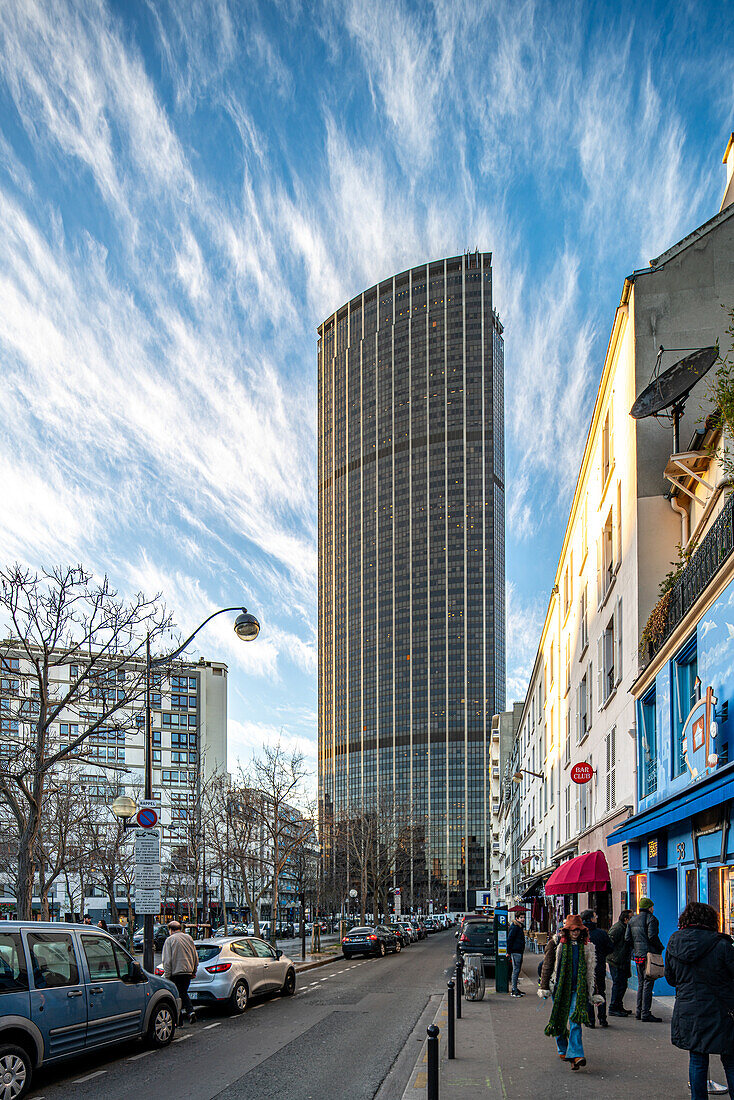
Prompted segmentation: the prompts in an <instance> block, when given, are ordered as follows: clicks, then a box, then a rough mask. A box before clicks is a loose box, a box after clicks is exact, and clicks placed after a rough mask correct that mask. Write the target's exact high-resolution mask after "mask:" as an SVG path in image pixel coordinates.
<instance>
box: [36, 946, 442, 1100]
mask: <svg viewBox="0 0 734 1100" xmlns="http://www.w3.org/2000/svg"><path fill="white" fill-rule="evenodd" d="M454 949H455V940H454V936H453V932H452V931H451V930H449V931H447V932H440V933H438V934H436V935H434V936H432V937H431V938H430V939H428V940H424V941H422V942H420V943H416V944H412V945H411V946H410V947H409V948H406V949H404V950H403V951H402V952H401V953H400V954H399V955H389V956H387V958H385V959H367V960H362V959H353V960H351V961H346V960H344V959H339V960H337V961H335V962H334V963H330V964H329V965H327V966H323V967H318V968H317V969H314V970H309V971H305V972H304V973H302V974H301V975H299V982H298V987H297V992H296V996H295V997H293V998H281V997H277V996H275V997H269V998H264V999H261V1000H259V1001H256V1000H253V1002H252V1003H251V1005H250V1007H249V1008H248V1009H247V1011H246V1012H245V1013H244V1015H243V1016H238V1017H230V1016H227V1015H224V1014H220V1013H216V1012H207V1011H202V1012H201V1013H200V1020H199V1022H198V1023H196V1024H195V1025H193V1026H190V1027H185V1028H183V1029H181V1030H180V1031H179V1032H178V1033H177V1036H176V1039H175V1040H174V1042H173V1043H172V1044H171V1046H169V1047H167V1048H166V1049H165V1050H162V1051H149V1050H148V1049H147V1048H146V1047H144V1046H142V1045H141V1044H134V1043H127V1044H124V1045H120V1046H119V1047H114V1048H112V1050H111V1051H110V1050H108V1051H107V1052H105V1053H100V1054H91V1055H88V1056H87V1057H86V1058H77V1059H74V1061H73V1062H72V1061H69V1062H66V1063H63V1064H62V1065H60V1066H57V1067H51V1068H49V1069H45V1070H40V1071H39V1072H38V1074H37V1075H36V1078H35V1081H34V1085H33V1088H32V1090H31V1093H30V1096H31V1097H34V1098H36V1100H40V1097H45V1098H46V1100H72V1098H73V1100H129V1098H130V1097H131V1096H132V1097H136V1098H137V1100H154V1098H155V1100H168V1098H169V1097H171V1098H174V1097H175V1098H177V1097H179V1096H180V1097H185V1098H186V1100H214V1098H215V1097H221V1098H223V1100H224V1098H226V1100H269V1098H270V1097H276V1096H277V1097H278V1100H331V1098H332V1097H333V1098H334V1100H373V1098H377V1100H399V1097H401V1096H402V1092H403V1089H404V1087H405V1085H406V1084H407V1082H408V1079H409V1076H410V1072H411V1070H412V1068H413V1066H414V1064H415V1060H416V1058H417V1056H418V1053H419V1051H420V1047H419V1041H422V1040H423V1038H424V1037H425V1028H426V1026H427V1024H428V1023H430V1022H431V1020H432V1019H433V1015H434V1013H435V1010H436V1007H437V1005H438V1003H439V999H440V997H441V996H442V994H443V992H444V991H445V989H446V977H445V974H446V970H447V968H448V967H449V966H451V964H452V960H453V952H454Z"/></svg>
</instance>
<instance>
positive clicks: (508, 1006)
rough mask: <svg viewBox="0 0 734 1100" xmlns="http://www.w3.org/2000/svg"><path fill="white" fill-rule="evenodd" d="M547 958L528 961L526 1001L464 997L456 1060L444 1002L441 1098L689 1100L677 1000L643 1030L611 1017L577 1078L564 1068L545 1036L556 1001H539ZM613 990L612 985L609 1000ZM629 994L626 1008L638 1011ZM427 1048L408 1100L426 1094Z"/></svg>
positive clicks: (716, 1073) (663, 1005) (664, 1004)
mask: <svg viewBox="0 0 734 1100" xmlns="http://www.w3.org/2000/svg"><path fill="white" fill-rule="evenodd" d="M539 960H540V956H538V955H529V954H528V955H526V956H525V961H524V966H523V976H522V979H521V982H520V988H521V989H522V990H523V991H524V992H525V993H526V996H525V997H521V998H517V997H510V996H509V994H506V993H495V992H494V980H493V979H492V981H491V991H490V984H489V982H488V985H487V992H486V993H485V995H484V1000H483V1001H468V1002H467V1001H465V1000H464V999H463V998H462V1002H461V1007H462V1018H461V1020H457V1021H456V1058H455V1059H454V1060H452V1061H448V1058H447V1051H446V1008H447V998H446V996H444V998H443V1002H442V1005H441V1008H440V1009H439V1011H438V1013H437V1016H436V1023H437V1024H438V1026H439V1027H440V1029H441V1043H440V1059H441V1065H440V1098H441V1100H466V1098H468V1097H472V1098H474V1097H476V1096H486V1097H488V1098H494V1097H496V1098H497V1100H499V1098H500V1097H501V1098H502V1100H526V1098H527V1100H539V1098H542V1097H553V1100H556V1098H557V1097H579V1098H581V1097H583V1100H589V1098H590V1097H594V1098H596V1097H599V1098H603V1100H636V1098H637V1097H650V1098H651V1100H652V1098H655V1100H657V1098H659V1097H665V1098H666V1100H678V1098H680V1100H685V1097H690V1091H689V1089H688V1052H687V1051H684V1050H679V1049H678V1048H677V1047H674V1046H673V1045H672V1044H671V1042H670V1017H671V1013H672V1007H673V1006H672V998H671V997H662V998H655V1000H654V1002H653V1012H654V1014H655V1015H656V1016H662V1017H663V1023H660V1024H643V1023H641V1022H640V1021H638V1020H635V1018H634V1016H629V1017H627V1018H626V1019H619V1018H618V1017H614V1016H613V1017H611V1018H610V1020H609V1027H608V1028H605V1029H603V1028H599V1027H597V1028H595V1029H594V1030H593V1031H592V1030H590V1029H589V1028H584V1029H583V1032H584V1051H585V1054H586V1059H587V1065H586V1066H585V1067H584V1068H583V1069H581V1070H578V1071H577V1072H573V1071H572V1070H571V1067H570V1066H569V1065H568V1064H567V1063H565V1062H562V1061H561V1060H560V1059H559V1057H558V1054H557V1053H556V1044H555V1040H554V1039H549V1038H548V1037H547V1036H546V1035H544V1034H543V1029H544V1028H545V1025H546V1024H547V1022H548V1017H549V1015H550V1001H541V1000H539V998H538V997H537V996H536V990H537V988H538V981H537V969H538V962H539ZM609 992H610V984H608V985H607V1001H608V999H609ZM635 997H636V993H635V992H634V991H633V990H630V991H629V992H628V993H627V995H626V997H625V1007H626V1008H633V1007H634V1000H635ZM425 1058H426V1050H425V1043H424V1044H423V1048H422V1051H421V1055H420V1057H419V1060H418V1063H417V1064H416V1067H415V1070H414V1072H413V1074H412V1076H411V1080H410V1081H409V1083H408V1087H407V1088H406V1090H405V1093H404V1097H403V1100H423V1098H424V1097H425V1095H426V1061H425ZM711 1075H712V1077H713V1078H714V1080H717V1081H725V1078H724V1072H723V1069H722V1066H721V1062H720V1061H719V1059H718V1058H715V1057H713V1058H712V1059H711Z"/></svg>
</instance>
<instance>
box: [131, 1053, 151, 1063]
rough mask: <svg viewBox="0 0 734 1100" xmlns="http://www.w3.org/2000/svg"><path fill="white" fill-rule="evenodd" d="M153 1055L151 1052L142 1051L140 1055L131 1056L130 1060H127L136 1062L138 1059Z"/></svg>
mask: <svg viewBox="0 0 734 1100" xmlns="http://www.w3.org/2000/svg"><path fill="white" fill-rule="evenodd" d="M153 1053H154V1051H152V1050H144V1051H143V1053H142V1054H133V1055H131V1056H130V1058H128V1062H137V1061H139V1059H140V1058H149V1057H150V1055H151V1054H153Z"/></svg>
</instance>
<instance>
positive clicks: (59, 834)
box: [35, 769, 84, 920]
mask: <svg viewBox="0 0 734 1100" xmlns="http://www.w3.org/2000/svg"><path fill="white" fill-rule="evenodd" d="M83 825H84V809H83V804H82V801H81V800H80V798H79V773H78V772H77V771H76V770H75V769H74V770H72V771H69V772H67V774H66V775H56V776H55V777H54V779H53V781H52V782H51V783H50V785H49V787H48V790H47V792H46V799H45V805H44V812H43V815H42V817H41V825H40V828H39V830H38V840H37V844H36V852H35V865H36V868H37V870H38V896H39V899H40V902H41V916H42V918H43V920H48V919H49V916H50V911H49V902H48V895H49V892H50V890H51V888H52V886H53V885H54V883H55V882H56V881H57V880H58V879H60V878H61V877H62V876H63V874H64V871H65V869H66V866H67V862H68V860H69V858H70V855H71V853H72V851H73V850H74V848H75V847H76V846H78V844H79V840H80V830H81V829H82V828H83Z"/></svg>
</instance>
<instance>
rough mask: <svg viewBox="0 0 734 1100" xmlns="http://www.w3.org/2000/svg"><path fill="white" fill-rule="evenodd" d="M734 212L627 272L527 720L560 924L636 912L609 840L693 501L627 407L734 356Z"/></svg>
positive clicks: (542, 857)
mask: <svg viewBox="0 0 734 1100" xmlns="http://www.w3.org/2000/svg"><path fill="white" fill-rule="evenodd" d="M728 157H729V160H730V159H731V142H730V144H729V153H728ZM727 168H728V171H729V177H728V178H729V180H730V178H731V168H730V164H727ZM730 191H731V188H729V190H728V192H727V193H730ZM732 214H734V207H733V206H732V205H731V200H730V204H729V205H724V204H722V209H721V210H720V211H719V213H718V214H717V215H715V216H714V217H713V218H712V219H710V220H709V221H708V222H706V223H705V224H704V225H702V226H700V227H698V228H697V229H695V230H694V231H693V232H692V233H690V234H688V235H687V236H686V237H685V238H683V240H681V241H679V242H677V243H676V244H675V245H673V246H672V247H671V248H669V249H668V250H667V251H666V252H665V253H663V254H662V255H661V256H659V257H658V258H657V259H654V260H651V261H650V264H649V266H648V267H647V268H645V269H643V270H640V271H635V272H633V273H632V274H631V275H629V276H628V277H627V278H626V279H625V280H624V285H623V288H622V293H621V296H620V302H619V306H618V307H617V310H616V312H615V316H614V319H613V323H612V326H611V333H610V338H609V343H608V347H607V352H606V356H605V360H604V364H603V368H602V373H601V379H600V383H599V388H598V391H597V395H596V401H595V404H594V410H593V414H592V418H591V424H590V426H589V430H588V434H587V438H586V444H585V447H584V451H583V457H582V460H581V465H580V469H579V473H578V477H577V481H576V487H575V491H574V495H573V500H572V504H571V509H570V513H569V517H568V522H567V525H566V530H565V533H564V538H563V543H562V547H561V553H560V556H559V560H558V565H557V568H556V572H555V577H554V583H553V587H552V591H551V594H550V598H549V602H548V608H547V612H546V615H545V621H544V623H543V629H542V633H541V637H540V642H539V647H538V653H537V657H536V660H535V664H534V667H533V671H532V674H531V677H530V682H529V686H528V692H527V696H526V699H525V703H524V706H523V711H522V716H521V720H520V730H519V754H520V760H521V768H522V770H523V774H522V782H521V791H520V798H521V808H520V819H519V829H520V835H519V845H520V849H521V858H525V859H526V860H527V861H528V872H527V874H526V875H525V876H524V879H523V880H522V881H521V891H522V893H523V894H524V895H525V896H527V897H533V896H535V897H537V898H538V899H539V900H541V901H542V902H543V917H542V919H543V920H544V921H547V922H548V923H549V924H550V923H553V921H554V920H555V919H558V918H560V917H561V916H563V915H564V914H565V913H566V912H568V911H569V910H571V909H574V910H576V909H578V908H585V907H586V906H587V905H589V906H591V907H593V908H596V909H597V911H598V912H599V914H600V918H601V920H602V922H604V923H606V922H608V921H610V920H611V919H612V917H613V916H616V914H617V913H618V911H619V909H620V908H621V907H622V906H624V905H626V904H627V902H628V900H629V899H628V876H627V867H626V866H625V863H626V860H627V858H628V854H629V849H628V848H626V847H625V846H624V845H622V844H616V845H612V846H611V847H608V846H607V841H608V838H609V836H610V834H611V833H613V832H615V830H616V829H617V828H618V827H619V826H621V824H622V822H623V821H624V820H626V818H627V817H628V816H629V815H630V814H631V813H633V812H634V809H635V807H636V798H637V783H638V776H637V752H636V746H637V739H638V729H637V714H636V708H635V701H634V698H633V696H632V694H631V688H632V686H633V684H634V683H635V681H636V679H637V676H638V671H639V654H638V646H639V641H640V638H641V636H642V631H643V628H644V626H645V624H646V623H647V621H648V618H649V616H650V613H651V611H652V609H653V607H654V606H655V604H656V603H657V600H658V597H659V586H660V581H661V579H662V578H663V577H664V576H665V575H666V573H667V572H668V571H669V569H670V568H671V565H670V563H671V562H673V561H674V560H676V558H677V545H678V544H679V543H680V541H681V530H682V528H681V504H680V501H679V500H678V499H677V497H676V496H672V493H671V482H670V481H669V480H668V479H667V478H666V477H665V471H666V467H667V465H668V462H669V460H670V456H671V450H672V432H671V428H670V424H669V423H665V422H662V421H660V420H658V419H655V418H648V419H645V420H633V419H632V418H631V417H630V415H629V410H630V409H631V407H632V405H633V403H634V401H635V398H636V396H637V395H638V394H639V393H640V392H641V391H642V390H643V389H644V388H645V387H646V386H647V385H648V383H649V382H650V380H651V378H652V377H653V376H654V374H655V373H656V372H657V371H658V370H665V369H666V368H667V367H668V366H671V365H672V364H673V363H674V362H675V361H676V360H677V359H680V358H682V357H683V355H684V354H685V353H686V350H687V349H695V348H702V347H705V346H709V345H713V344H715V343H716V342H717V341H718V342H720V344H721V346H722V347H723V346H725V342H726V329H727V325H728V315H727V313H726V311H725V310H724V309H722V303H727V302H728V303H734V265H733V264H732V260H731V257H732V255H734V217H732ZM661 347H662V348H663V349H665V350H664V351H663V352H662V354H661V353H660V348H661ZM708 386H709V384H708V383H707V382H706V380H705V379H704V380H702V381H700V382H698V383H697V384H696V386H695V387H694V389H693V391H692V392H691V395H690V397H689V400H688V403H687V406H686V410H685V414H684V415H683V418H682V421H681V427H680V437H681V438H690V437H691V436H692V435H693V433H694V431H695V429H696V428H697V426H698V425H699V424H700V421H701V418H702V417H705V415H706V410H707V409H710V400H709V396H708ZM684 541H685V540H684ZM580 763H582V764H585V765H588V767H587V768H585V769H582V770H583V771H585V772H586V774H590V775H591V778H590V780H589V781H588V782H585V783H577V782H575V781H574V778H573V776H574V774H577V773H578V771H579V770H580V769H577V773H574V765H576V764H580ZM596 853H601V857H602V858H601V859H599V857H598V856H597V855H596ZM583 857H593V859H590V858H586V859H584V858H583ZM570 860H575V861H576V862H575V863H574V864H573V865H569V861H570ZM561 865H563V873H562V874H560V873H559V874H556V875H555V876H554V872H555V871H556V870H557V869H558V868H559V866H561ZM559 889H560V890H562V892H557V891H558V890H559Z"/></svg>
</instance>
